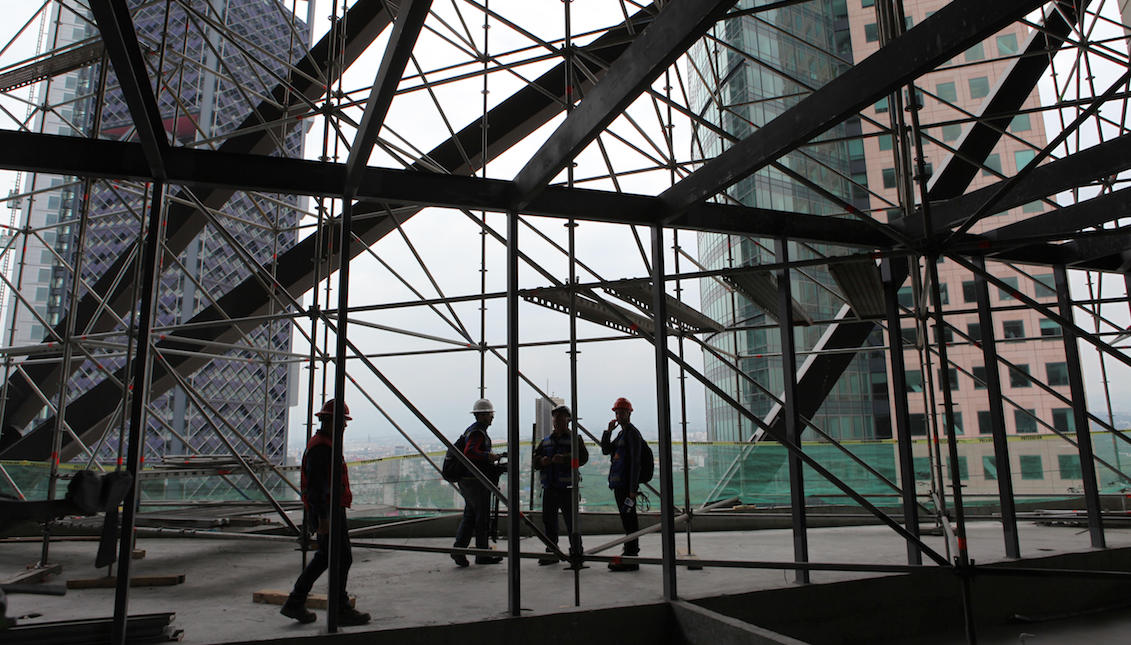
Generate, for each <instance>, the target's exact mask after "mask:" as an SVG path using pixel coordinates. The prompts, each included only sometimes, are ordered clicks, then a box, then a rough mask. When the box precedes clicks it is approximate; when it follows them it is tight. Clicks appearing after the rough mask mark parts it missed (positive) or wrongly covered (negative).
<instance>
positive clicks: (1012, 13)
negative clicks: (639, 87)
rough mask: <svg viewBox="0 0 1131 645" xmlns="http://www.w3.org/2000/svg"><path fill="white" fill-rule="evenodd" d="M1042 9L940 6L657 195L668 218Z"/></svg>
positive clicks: (1024, 3) (970, 1)
mask: <svg viewBox="0 0 1131 645" xmlns="http://www.w3.org/2000/svg"><path fill="white" fill-rule="evenodd" d="M1042 4H1044V3H1043V2H1042V1H1040V0H999V1H997V2H984V1H983V0H954V1H953V2H950V3H948V4H946V5H944V6H943V7H942V8H941V9H939V10H938V11H937V12H936V13H934V14H933V15H931V16H930V17H928V18H927V19H925V20H924V21H923V22H921V23H919V24H918V25H916V26H915V27H914V28H912V29H910V30H909V31H907V33H905V34H904V35H903V36H900V37H899V38H896V39H894V40H892V41H891V42H890V43H888V44H887V45H886V46H884V47H882V48H881V49H880V50H879V51H877V52H876V53H875V54H872V55H871V56H869V57H868V58H866V59H864V60H862V61H860V63H859V64H857V65H856V66H855V67H852V68H851V69H849V70H847V71H846V72H845V73H843V74H841V75H840V76H838V77H837V78H835V79H833V80H832V81H830V82H829V83H828V84H826V85H825V86H824V87H822V88H820V89H818V90H817V91H815V92H813V93H812V94H810V95H809V96H807V97H805V98H804V99H802V100H801V101H799V102H798V103H797V104H796V105H794V106H793V107H792V108H790V109H788V110H786V111H785V112H784V113H783V114H781V115H780V116H778V117H777V118H775V119H774V120H772V121H770V122H769V123H767V124H766V125H765V126H763V127H762V128H759V129H758V130H756V131H755V132H754V133H753V134H752V135H750V136H749V137H747V138H745V139H743V140H742V141H740V142H738V143H736V144H735V145H734V146H732V147H731V148H728V149H727V150H725V151H724V152H722V153H721V154H719V155H718V156H717V157H715V158H713V159H711V160H710V161H708V162H707V163H705V164H703V166H701V167H700V168H699V169H698V170H696V171H695V172H693V173H692V174H691V175H689V176H687V177H686V178H684V179H683V180H682V181H680V182H678V183H676V184H675V185H674V186H672V187H671V188H669V189H668V190H666V191H664V193H662V194H661V195H660V197H661V198H662V199H663V200H664V202H665V204H666V205H667V206H668V207H669V209H670V210H671V211H672V213H673V214H677V213H680V212H681V211H683V210H684V209H686V208H688V207H690V206H691V205H693V204H696V203H699V202H702V201H705V200H707V199H708V198H710V197H712V196H714V195H716V194H718V193H719V192H721V191H723V190H725V189H726V188H727V187H729V186H731V185H733V184H734V183H736V182H738V181H739V180H741V179H742V178H744V177H748V176H750V175H751V174H753V173H755V172H757V171H758V170H760V169H762V168H764V167H766V166H767V165H768V164H770V163H771V162H773V161H775V160H777V159H779V158H781V157H782V156H784V155H785V154H787V153H788V152H790V151H791V150H794V149H795V148H797V147H798V146H800V145H802V144H804V143H806V142H808V141H810V140H812V139H813V138H814V137H816V136H817V135H820V134H821V133H823V132H825V131H827V130H828V129H829V128H832V127H833V126H835V125H837V124H838V123H841V122H843V121H844V120H845V119H847V118H849V117H851V116H852V115H854V114H856V113H858V112H859V111H860V110H861V109H863V108H865V107H867V106H868V105H871V104H873V103H875V102H876V101H877V100H879V99H880V98H882V97H884V96H886V95H887V94H890V93H891V92H893V91H895V90H897V89H898V88H900V87H902V86H903V85H906V84H907V83H909V82H911V81H913V80H915V79H916V78H918V77H920V76H922V75H923V74H925V73H927V72H929V71H931V70H933V69H934V68H935V67H937V66H938V65H939V64H941V63H943V62H945V61H946V60H949V59H950V58H953V57H954V56H955V55H957V54H959V53H961V52H962V51H963V50H965V49H967V48H968V47H970V46H972V45H974V44H975V43H977V42H979V41H981V40H983V39H984V38H986V37H987V36H989V35H991V34H993V33H994V32H996V31H998V30H1000V29H1001V28H1003V27H1005V26H1007V25H1009V24H1010V23H1012V22H1013V21H1015V20H1017V19H1019V18H1021V17H1023V16H1024V15H1025V14H1026V13H1028V12H1029V11H1032V10H1033V9H1036V8H1037V7H1039V6H1041V5H1042Z"/></svg>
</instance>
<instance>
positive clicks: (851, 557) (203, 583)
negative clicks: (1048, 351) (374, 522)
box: [0, 522, 1131, 644]
mask: <svg viewBox="0 0 1131 645" xmlns="http://www.w3.org/2000/svg"><path fill="white" fill-rule="evenodd" d="M1020 536H1021V544H1022V551H1023V554H1025V555H1027V556H1040V555H1047V554H1051V553H1059V552H1074V551H1087V550H1088V549H1089V545H1088V535H1087V532H1086V531H1081V529H1078V528H1072V527H1048V526H1037V525H1035V524H1023V525H1022V526H1021V527H1020ZM1107 536H1108V542H1109V545H1110V546H1111V547H1126V546H1131V529H1109V530H1108V532H1107ZM614 537H615V536H597V535H588V536H586V537H585V542H586V545H587V546H589V547H592V546H595V545H597V544H600V543H602V542H604V541H606V540H608V539H612V538H614ZM809 537H810V556H811V560H812V561H814V562H840V563H856V564H860V563H885V564H903V563H904V562H905V555H904V543H903V540H902V539H901V538H899V537H898V536H897V535H895V534H893V533H892V532H891V531H890V530H889V529H887V528H885V527H880V526H868V527H839V528H828V529H813V530H811V531H810V534H809ZM968 539H969V544H970V551H971V554H972V557H974V558H975V560H976V561H978V562H979V563H989V562H992V561H996V560H1000V559H1002V558H1004V547H1003V542H1002V538H1001V527H1000V526H999V525H997V524H995V523H991V522H979V523H972V524H970V525H969V531H968ZM366 541H367V540H356V541H355V542H356V543H357V546H355V549H354V558H355V563H354V566H353V569H352V571H351V574H350V584H349V590H350V592H351V593H353V594H356V595H357V597H358V603H357V606H358V608H359V609H361V610H362V611H367V612H369V613H370V614H372V616H373V622H372V623H371V625H370V626H368V627H366V628H346V630H345V631H358V630H360V629H387V628H393V627H412V626H422V625H442V624H454V623H463V622H472V621H477V620H482V619H487V618H496V617H501V616H505V615H506V614H507V575H506V566H507V565H506V564H505V563H504V564H500V565H493V566H477V565H472V566H470V567H468V568H466V569H460V568H457V567H456V566H454V564H453V563H452V561H451V560H450V559H449V558H448V557H447V556H446V555H443V554H431V553H418V552H408V551H389V550H375V549H366V548H363V547H362V546H361V544H362V543H364V542H366ZM924 541H925V542H926V543H927V544H928V545H930V546H932V547H933V548H936V549H938V550H939V552H940V553H945V549H944V546H943V544H944V541H943V539H942V538H941V537H937V536H928V537H926V538H925V539H924ZM386 542H388V541H386ZM396 542H397V543H401V544H406V545H409V544H411V545H431V546H440V547H445V546H448V545H449V544H450V543H451V540H450V539H447V538H414V539H402V540H398V541H396ZM522 543H523V549H524V550H525V551H530V552H535V553H536V552H539V551H541V547H540V545H539V544H538V543H537V542H536V541H535V540H533V539H529V538H526V539H523V541H522ZM139 547H140V548H143V549H145V550H146V557H145V558H144V559H143V560H138V561H135V562H134V569H133V571H134V573H135V574H136V575H157V574H175V573H184V574H185V575H186V580H185V582H184V584H182V585H178V586H175V587H153V588H138V589H133V590H131V594H130V610H131V612H138V613H141V612H167V611H169V612H175V613H176V614H177V618H176V624H177V626H178V627H179V628H181V629H183V630H184V642H185V643H188V644H194V643H196V644H200V643H226V642H235V641H244V640H255V639H271V638H279V637H286V636H295V635H300V634H317V633H321V632H324V631H325V629H326V623H325V612H323V611H318V612H316V613H317V614H318V621H317V622H315V623H313V624H310V625H298V624H296V623H294V622H293V621H290V620H288V619H286V618H284V617H282V616H281V615H280V614H279V613H278V607H277V606H273V605H264V604H257V603H253V602H252V594H253V593H254V592H255V591H258V590H262V589H279V590H289V589H290V587H291V585H292V584H293V582H294V579H295V577H296V576H297V575H298V572H299V569H300V566H301V554H300V553H299V552H298V551H297V550H296V549H295V547H294V545H292V544H287V543H280V542H260V541H253V540H238V539H224V540H213V539H202V538H147V539H140V540H139ZM40 548H41V547H40V544H38V543H13V542H8V543H3V544H2V545H0V577H9V576H11V575H15V574H16V573H19V572H20V571H22V570H23V569H24V567H25V566H26V565H29V564H33V563H35V562H36V561H38V559H39V555H40ZM96 548H97V544H96V543H95V542H86V541H64V542H57V543H52V544H51V547H50V558H49V560H50V561H51V562H54V563H59V564H62V565H63V574H62V576H61V579H62V580H65V579H68V578H90V577H96V576H99V575H105V574H106V570H105V569H101V570H95V569H94V568H93V561H94V555H95V551H96ZM499 548H500V549H505V544H502V543H501V544H500V545H499ZM677 548H678V549H680V550H683V551H686V549H687V541H686V537H685V536H684V535H682V534H681V535H680V536H679V538H678V539H677ZM692 552H693V553H694V555H695V556H697V557H699V558H702V559H704V560H715V559H717V560H759V561H775V562H789V561H791V559H792V535H791V532H790V531H788V530H765V531H745V532H712V533H699V534H695V535H693V537H692ZM642 555H644V556H654V557H659V555H660V544H659V537H658V536H656V535H651V536H646V537H645V538H644V539H643V540H642ZM862 575H867V574H860V573H850V572H824V571H821V572H814V573H813V574H812V580H813V582H814V583H821V582H832V581H838V580H848V579H853V578H858V577H861V576H862ZM55 581H56V582H58V581H60V579H59V578H57V579H56V580H55ZM677 581H678V585H679V594H680V596H681V597H682V598H684V599H690V600H694V599H696V598H704V597H710V596H715V595H719V594H725V593H739V592H745V591H752V590H759V589H771V588H776V587H789V586H793V585H794V583H793V575H792V571H790V570H769V569H739V568H710V567H709V568H706V569H703V570H699V571H690V570H687V569H685V568H680V569H679V570H678V578H677ZM579 582H580V596H581V605H580V606H581V608H582V609H586V608H604V607H615V606H623V605H630V604H642V603H655V602H658V601H661V600H662V599H663V593H662V579H661V571H660V568H659V567H655V566H644V567H642V569H641V570H640V571H639V572H632V573H614V572H611V571H608V570H607V569H606V568H605V567H604V566H603V565H602V564H599V563H594V564H593V565H592V566H591V567H590V568H587V569H584V570H582V571H581V572H580V575H579ZM325 585H326V580H325V577H323V579H322V580H320V581H319V584H318V585H316V586H315V591H321V592H324V591H325ZM521 589H522V598H523V603H522V604H523V611H524V615H525V614H530V615H535V614H547V613H555V612H559V611H563V610H567V609H572V608H574V607H575V604H574V575H573V572H571V571H568V570H564V569H563V568H562V567H560V566H541V567H540V566H538V565H537V563H536V562H535V561H534V560H523V562H522V565H521ZM113 603H114V590H113V589H89V590H71V591H69V592H68V593H67V595H66V596H64V597H52V596H38V595H23V594H21V595H12V596H10V597H9V614H10V615H16V616H19V615H23V614H31V613H36V614H39V615H40V616H39V617H37V618H31V619H27V620H28V621H29V622H32V621H48V620H62V619H71V618H93V617H104V616H110V615H112V614H113ZM1014 642H1016V641H1014ZM1092 642H1103V641H1096V640H1095V639H1093V640H1092Z"/></svg>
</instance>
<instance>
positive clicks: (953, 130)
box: [942, 123, 962, 141]
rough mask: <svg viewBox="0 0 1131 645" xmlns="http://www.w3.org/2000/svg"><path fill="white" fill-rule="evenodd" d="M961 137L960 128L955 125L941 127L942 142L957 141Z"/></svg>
mask: <svg viewBox="0 0 1131 645" xmlns="http://www.w3.org/2000/svg"><path fill="white" fill-rule="evenodd" d="M961 135H962V126H961V125H958V124H957V123H952V124H950V125H944V126H943V127H942V139H943V141H957V140H958V137H959V136H961Z"/></svg>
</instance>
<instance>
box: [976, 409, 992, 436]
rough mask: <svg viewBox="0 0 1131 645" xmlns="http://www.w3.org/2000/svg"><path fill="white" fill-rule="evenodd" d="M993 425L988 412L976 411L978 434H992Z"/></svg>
mask: <svg viewBox="0 0 1131 645" xmlns="http://www.w3.org/2000/svg"><path fill="white" fill-rule="evenodd" d="M993 433H994V423H993V419H992V418H991V417H990V411H989V410H978V434H993Z"/></svg>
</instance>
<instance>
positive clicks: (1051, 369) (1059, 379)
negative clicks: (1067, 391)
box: [1045, 363, 1068, 385]
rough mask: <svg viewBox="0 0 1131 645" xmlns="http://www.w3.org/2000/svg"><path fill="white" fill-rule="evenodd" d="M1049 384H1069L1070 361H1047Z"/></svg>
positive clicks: (1046, 371)
mask: <svg viewBox="0 0 1131 645" xmlns="http://www.w3.org/2000/svg"><path fill="white" fill-rule="evenodd" d="M1045 375H1046V377H1047V380H1048V382H1049V385H1068V363H1045Z"/></svg>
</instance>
